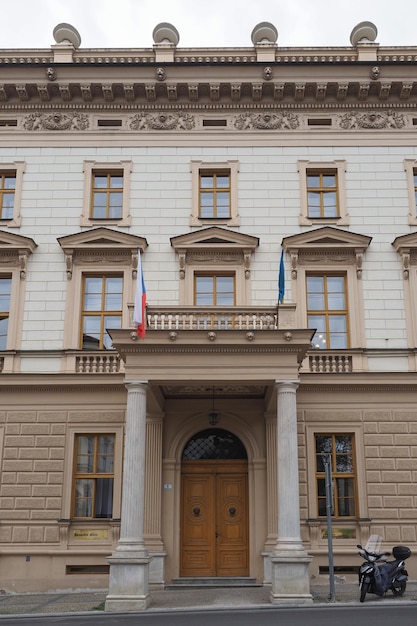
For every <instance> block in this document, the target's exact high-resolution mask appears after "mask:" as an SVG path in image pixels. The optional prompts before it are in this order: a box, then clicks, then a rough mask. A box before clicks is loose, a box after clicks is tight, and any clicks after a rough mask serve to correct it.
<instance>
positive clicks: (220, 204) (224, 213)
mask: <svg viewBox="0 0 417 626" xmlns="http://www.w3.org/2000/svg"><path fill="white" fill-rule="evenodd" d="M199 217H200V218H202V219H207V218H219V219H227V218H229V217H230V172H229V171H227V170H225V171H224V172H221V171H218V172H204V171H202V172H200V212H199Z"/></svg>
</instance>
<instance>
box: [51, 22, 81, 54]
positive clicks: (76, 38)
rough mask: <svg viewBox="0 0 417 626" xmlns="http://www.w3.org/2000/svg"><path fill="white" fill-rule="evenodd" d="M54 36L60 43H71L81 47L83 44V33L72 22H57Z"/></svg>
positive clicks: (75, 46)
mask: <svg viewBox="0 0 417 626" xmlns="http://www.w3.org/2000/svg"><path fill="white" fill-rule="evenodd" d="M53 36H54V39H55V41H56V43H58V44H60V43H62V44H71V45H73V46H74V48H79V47H80V45H81V35H80V33H79V32H78V30H77V29H76V28H74V26H71V24H65V23H62V24H57V26H55V28H54V30H53Z"/></svg>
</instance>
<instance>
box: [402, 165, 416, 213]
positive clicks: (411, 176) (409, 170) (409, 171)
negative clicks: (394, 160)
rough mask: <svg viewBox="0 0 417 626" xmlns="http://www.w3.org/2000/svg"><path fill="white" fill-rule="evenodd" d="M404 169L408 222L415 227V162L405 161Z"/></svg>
mask: <svg viewBox="0 0 417 626" xmlns="http://www.w3.org/2000/svg"><path fill="white" fill-rule="evenodd" d="M404 169H405V173H406V176H407V187H408V206H409V209H408V222H409V224H413V225H417V160H415V159H405V160H404Z"/></svg>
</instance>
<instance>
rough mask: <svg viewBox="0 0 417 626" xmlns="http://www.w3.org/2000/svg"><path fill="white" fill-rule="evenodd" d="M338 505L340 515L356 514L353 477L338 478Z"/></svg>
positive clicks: (351, 515) (349, 515)
mask: <svg viewBox="0 0 417 626" xmlns="http://www.w3.org/2000/svg"><path fill="white" fill-rule="evenodd" d="M336 485H337V506H338V512H339V516H340V517H353V516H354V515H355V490H354V481H353V478H337V479H336Z"/></svg>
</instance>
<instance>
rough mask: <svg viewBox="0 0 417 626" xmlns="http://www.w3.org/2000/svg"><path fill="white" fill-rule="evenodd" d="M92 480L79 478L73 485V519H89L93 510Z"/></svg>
mask: <svg viewBox="0 0 417 626" xmlns="http://www.w3.org/2000/svg"><path fill="white" fill-rule="evenodd" d="M93 488H94V487H93V480H92V479H86V478H81V479H78V480H77V481H76V483H75V510H74V515H75V517H91V516H92V510H93V506H92V505H93V500H92V496H93Z"/></svg>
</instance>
